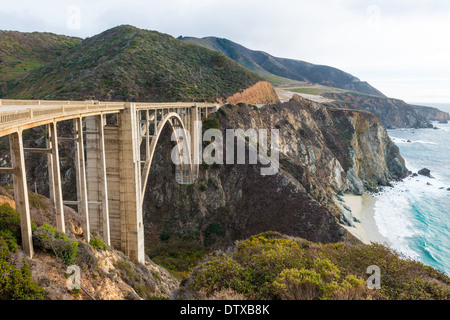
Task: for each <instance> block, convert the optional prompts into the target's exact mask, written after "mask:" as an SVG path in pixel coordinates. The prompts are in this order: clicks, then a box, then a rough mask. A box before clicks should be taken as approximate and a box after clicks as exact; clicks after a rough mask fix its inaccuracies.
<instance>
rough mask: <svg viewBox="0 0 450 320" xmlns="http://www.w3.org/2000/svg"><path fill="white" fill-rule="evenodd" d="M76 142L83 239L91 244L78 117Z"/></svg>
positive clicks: (80, 127)
mask: <svg viewBox="0 0 450 320" xmlns="http://www.w3.org/2000/svg"><path fill="white" fill-rule="evenodd" d="M73 126H74V141H75V169H76V182H77V201H78V213H79V214H80V215H81V219H82V227H83V237H84V239H85V240H86V242H88V243H89V241H90V239H91V231H90V224H89V204H88V193H87V181H86V164H85V159H84V141H83V122H82V118H81V117H78V118H76V119H74V120H73Z"/></svg>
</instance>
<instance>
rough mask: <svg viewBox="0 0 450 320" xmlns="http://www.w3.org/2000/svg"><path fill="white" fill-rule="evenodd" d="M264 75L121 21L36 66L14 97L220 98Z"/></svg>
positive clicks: (14, 90) (9, 95)
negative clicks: (113, 26) (58, 56)
mask: <svg viewBox="0 0 450 320" xmlns="http://www.w3.org/2000/svg"><path fill="white" fill-rule="evenodd" d="M260 80H262V79H261V78H260V77H259V76H257V75H256V74H254V73H252V72H250V71H249V70H247V69H245V68H243V67H242V66H241V65H239V64H238V63H236V62H234V61H233V60H231V59H229V58H227V57H225V56H224V55H222V54H220V53H218V52H214V51H211V50H207V49H205V48H202V47H198V46H194V45H190V44H187V43H184V42H182V41H179V40H177V39H174V38H173V37H171V36H169V35H166V34H162V33H159V32H156V31H148V30H142V29H138V28H135V27H132V26H119V27H115V28H112V29H109V30H107V31H105V32H103V33H101V34H99V35H96V36H94V37H91V38H87V39H85V40H84V41H82V42H81V43H80V44H79V45H78V46H76V47H75V48H73V50H70V51H69V52H67V53H66V54H63V55H62V56H61V57H60V58H58V59H56V60H54V61H52V62H50V63H48V64H46V65H45V66H43V67H42V68H39V69H36V70H33V72H31V73H30V75H29V76H27V77H26V78H25V79H23V80H22V81H20V82H19V83H18V84H17V85H16V87H15V88H13V89H12V90H11V91H10V92H9V94H8V97H9V98H22V99H98V100H107V101H109V100H121V101H124V100H127V101H177V100H178V101H193V100H196V101H215V100H216V99H220V98H226V97H228V96H230V95H232V94H234V93H236V92H239V91H241V90H243V89H245V88H248V87H250V86H252V85H254V84H255V83H257V82H258V81H260Z"/></svg>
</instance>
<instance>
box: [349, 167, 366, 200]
mask: <svg viewBox="0 0 450 320" xmlns="http://www.w3.org/2000/svg"><path fill="white" fill-rule="evenodd" d="M347 179H348V180H349V181H350V185H351V186H352V191H353V193H354V194H356V195H362V194H363V193H364V190H365V189H364V184H363V183H362V181H361V179H360V178H359V177H358V175H357V174H356V172H355V169H353V168H350V169H349V170H348V171H347Z"/></svg>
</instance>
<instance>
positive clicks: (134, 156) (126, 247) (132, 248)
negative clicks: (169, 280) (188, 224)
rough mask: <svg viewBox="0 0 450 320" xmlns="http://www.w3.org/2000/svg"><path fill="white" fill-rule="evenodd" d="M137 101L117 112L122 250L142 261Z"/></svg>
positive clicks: (142, 238) (142, 232)
mask: <svg viewBox="0 0 450 320" xmlns="http://www.w3.org/2000/svg"><path fill="white" fill-rule="evenodd" d="M137 126H138V119H137V112H136V105H135V104H134V103H126V104H125V109H124V110H122V111H121V112H120V113H119V115H118V137H119V162H118V171H119V177H120V220H121V250H122V251H123V252H124V253H125V254H126V255H128V256H129V257H130V258H132V259H135V260H137V261H139V262H142V263H143V262H144V261H145V253H144V226H143V221H142V220H143V217H142V201H141V162H140V152H139V148H140V145H139V144H138V143H137V141H139V137H138V128H137Z"/></svg>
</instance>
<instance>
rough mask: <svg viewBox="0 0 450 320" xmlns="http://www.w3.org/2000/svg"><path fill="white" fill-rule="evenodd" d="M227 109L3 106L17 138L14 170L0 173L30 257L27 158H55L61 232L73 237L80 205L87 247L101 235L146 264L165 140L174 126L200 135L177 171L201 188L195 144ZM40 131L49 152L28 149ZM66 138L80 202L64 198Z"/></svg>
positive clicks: (7, 132) (12, 144) (2, 117)
mask: <svg viewBox="0 0 450 320" xmlns="http://www.w3.org/2000/svg"><path fill="white" fill-rule="evenodd" d="M219 107H220V105H218V104H208V103H123V102H99V101H46V100H39V101H36V100H33V101H32V100H0V137H3V136H9V148H10V153H11V165H10V166H9V167H0V174H9V175H13V181H14V200H15V203H16V210H17V211H18V212H19V213H20V219H21V232H22V243H23V249H24V251H25V253H26V254H27V255H28V256H29V257H30V258H32V257H33V242H32V234H31V221H30V209H29V204H28V191H27V178H26V167H25V154H26V153H28V152H29V153H45V154H47V155H48V156H47V159H48V170H49V186H50V188H49V189H50V199H51V201H52V204H53V206H54V207H55V211H56V224H57V229H58V230H60V231H62V232H65V223H64V211H63V206H64V205H76V206H77V207H78V212H79V214H80V215H81V217H82V222H83V232H84V234H83V237H84V238H85V240H86V241H88V242H89V240H90V235H91V233H92V232H96V233H97V234H100V235H101V236H102V238H103V239H104V240H105V241H106V243H107V244H108V245H112V246H113V247H114V248H116V249H118V250H121V251H122V252H124V253H125V254H126V255H128V256H129V257H130V258H133V259H135V260H137V261H139V262H143V261H144V257H145V255H144V231H143V221H142V220H143V216H142V201H143V198H144V193H145V188H146V185H147V181H148V175H149V171H150V167H151V163H152V158H153V154H154V152H155V148H156V145H157V142H158V139H159V136H160V134H161V132H162V130H163V128H164V127H165V126H166V125H170V127H171V128H172V129H173V130H176V129H179V128H181V129H185V130H186V131H188V132H189V133H190V137H193V138H192V139H184V145H185V147H183V148H181V149H180V154H181V153H183V152H184V154H182V156H181V157H180V159H188V160H189V161H184V162H183V161H181V162H180V163H179V164H177V165H176V172H175V176H176V179H177V181H178V182H179V183H183V184H190V183H193V182H194V181H195V179H196V178H197V175H198V168H199V163H198V162H199V161H198V159H199V148H197V146H198V141H197V140H196V139H195V138H194V137H199V136H200V134H201V132H199V130H200V126H199V122H200V121H201V119H202V118H205V117H207V116H208V115H209V114H210V113H211V112H214V111H217V109H218V108H219ZM111 119H113V121H111ZM63 121H72V122H73V128H74V130H73V132H74V135H73V136H71V137H59V136H58V130H57V123H58V122H63ZM38 126H44V127H45V129H46V147H45V148H24V141H23V139H24V137H23V134H22V133H23V131H24V130H26V129H30V128H33V127H38ZM63 140H65V141H72V142H73V143H74V150H75V169H76V185H77V200H76V201H64V199H63V197H62V184H61V174H60V160H59V151H58V143H59V141H63ZM179 140H183V137H180V138H179ZM200 143H201V142H200ZM179 145H182V144H181V143H178V144H177V146H179ZM186 151H187V153H188V155H186ZM186 157H187V158H186Z"/></svg>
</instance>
